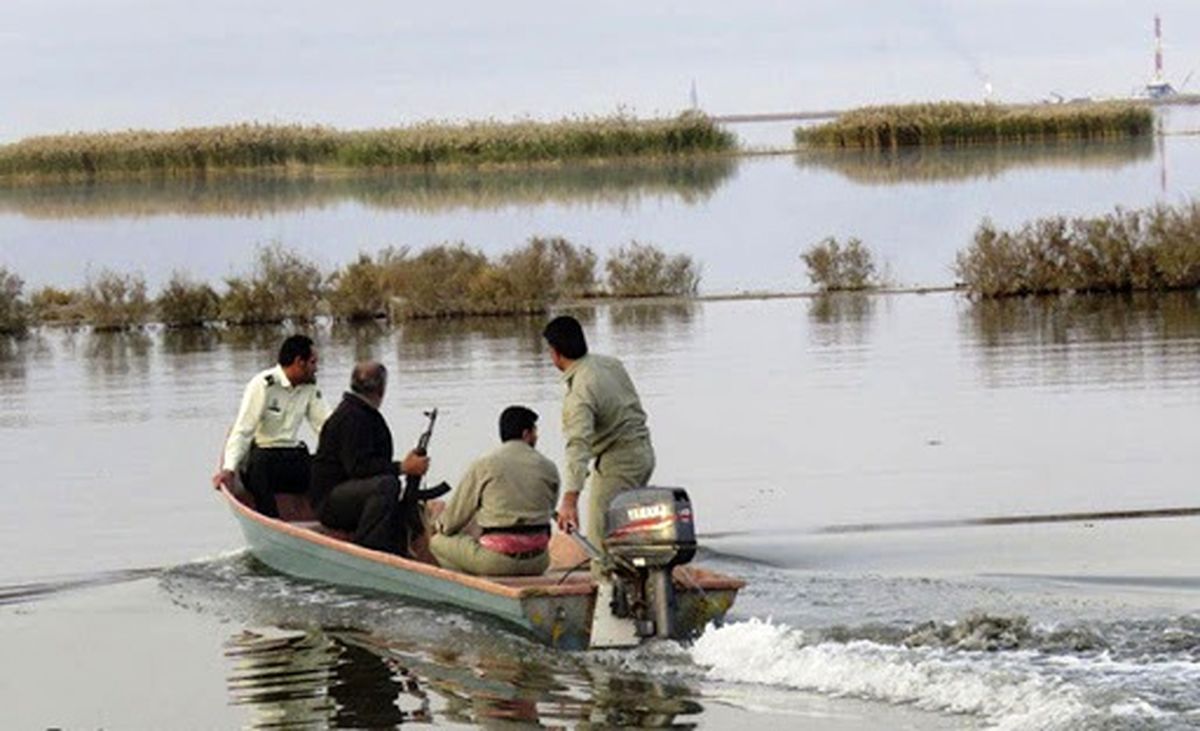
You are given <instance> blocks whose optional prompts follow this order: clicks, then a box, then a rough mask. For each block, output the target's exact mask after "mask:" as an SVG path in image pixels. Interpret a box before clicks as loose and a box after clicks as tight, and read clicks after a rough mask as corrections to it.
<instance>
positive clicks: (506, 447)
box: [429, 406, 558, 576]
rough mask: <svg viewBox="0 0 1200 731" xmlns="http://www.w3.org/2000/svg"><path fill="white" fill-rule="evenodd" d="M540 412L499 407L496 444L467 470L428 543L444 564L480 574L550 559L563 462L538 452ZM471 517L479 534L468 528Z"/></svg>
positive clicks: (526, 571)
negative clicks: (538, 413) (497, 443)
mask: <svg viewBox="0 0 1200 731" xmlns="http://www.w3.org/2000/svg"><path fill="white" fill-rule="evenodd" d="M537 418H538V417H537V414H535V413H534V412H533V411H530V410H529V409H527V408H525V407H524V406H510V407H508V408H507V409H505V410H504V413H502V414H500V441H501V442H503V443H502V444H501V445H500V447H499V448H497V449H496V450H495V451H493V452H491V453H489V454H487V455H485V456H483V457H481V458H479V459H478V460H476V461H475V462H474V463H473V464H472V465H471V467H470V468H469V469H468V470H467V474H466V476H464V477H463V479H462V482H460V483H459V485H458V488H457V489H456V490H455V491H454V494H453V495H451V496H450V500H449V501H448V503H447V504H446V508H445V510H443V511H442V513H441V515H440V516H439V517H438V520H437V525H436V532H435V533H434V535H433V537H432V538H430V541H429V550H430V552H431V553H433V555H434V557H435V558H436V559H437V560H438V564H440V565H441V566H442V567H443V568H447V569H451V570H453V571H461V572H463V573H467V574H476V575H480V576H516V575H532V574H540V573H543V572H545V570H546V569H547V568H548V567H549V566H550V554H549V551H548V550H547V549H548V548H549V544H550V521H551V520H552V518H553V515H554V505H555V503H556V502H558V468H557V467H555V466H554V463H553V462H551V461H550V460H548V459H546V458H545V457H543V456H542V455H541V454H538V452H537V450H536V449H534V447H536V446H537ZM472 521H474V522H475V524H476V525H477V526H478V527H479V529H480V533H481V535H480V537H479V538H478V539H476V538H475V537H474V536H472V535H470V534H469V533H466V532H465V531H464V529H465V528H466V527H467V524H468V523H471V522H472Z"/></svg>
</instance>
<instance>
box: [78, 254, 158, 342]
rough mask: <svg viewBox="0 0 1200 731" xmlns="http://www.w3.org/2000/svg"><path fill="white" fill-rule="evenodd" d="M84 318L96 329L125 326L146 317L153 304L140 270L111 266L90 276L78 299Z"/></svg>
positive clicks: (107, 329) (122, 327) (139, 323)
mask: <svg viewBox="0 0 1200 731" xmlns="http://www.w3.org/2000/svg"><path fill="white" fill-rule="evenodd" d="M80 308H81V309H82V311H83V316H84V319H85V320H86V321H87V322H88V323H90V324H91V326H92V328H93V329H94V330H96V331H113V330H127V329H129V328H133V327H140V326H142V325H144V324H145V323H146V320H147V319H149V316H150V313H151V310H152V307H151V304H150V300H149V299H148V298H147V297H146V280H145V279H144V278H143V277H142V275H141V274H120V273H119V272H114V271H112V270H110V269H105V270H103V271H101V272H100V273H99V274H98V275H96V276H95V277H90V278H89V279H88V281H87V284H86V285H84V288H83V294H82V297H81V299H80Z"/></svg>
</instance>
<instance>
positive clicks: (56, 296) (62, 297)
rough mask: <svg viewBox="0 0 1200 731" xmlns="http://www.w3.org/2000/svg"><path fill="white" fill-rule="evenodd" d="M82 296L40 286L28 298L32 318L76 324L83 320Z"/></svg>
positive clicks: (41, 320) (40, 320) (38, 320)
mask: <svg viewBox="0 0 1200 731" xmlns="http://www.w3.org/2000/svg"><path fill="white" fill-rule="evenodd" d="M82 299H83V296H82V295H81V294H80V293H79V292H73V291H70V290H65V289H57V288H55V287H42V288H41V289H39V290H37V291H36V292H34V293H33V295H31V296H30V298H29V306H30V309H31V310H33V319H34V320H35V321H37V322H47V323H62V324H78V323H80V322H83V310H82V307H81V301H82Z"/></svg>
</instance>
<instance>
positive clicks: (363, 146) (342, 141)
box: [0, 113, 735, 181]
mask: <svg viewBox="0 0 1200 731" xmlns="http://www.w3.org/2000/svg"><path fill="white" fill-rule="evenodd" d="M734 147H735V137H734V135H733V134H732V133H730V132H727V131H725V130H723V129H721V128H720V127H718V126H717V125H716V123H714V122H713V121H712V120H711V119H709V118H708V117H706V116H704V115H701V114H696V113H685V114H682V115H680V116H678V117H675V118H672V119H655V120H638V119H634V118H632V117H628V116H624V115H617V116H613V117H603V118H581V119H567V120H562V121H559V122H533V121H524V122H510V123H503V122H470V123H466V124H438V123H426V124H418V125H414V126H410V127H397V128H391V129H375V130H355V131H342V130H336V129H333V128H330V127H320V126H301V125H267V124H236V125H230V126H224V127H198V128H188V129H180V130H175V131H169V132H155V131H146V130H130V131H127V132H105V133H95V134H84V133H78V134H68V135H55V136H43V137H30V138H27V139H24V140H21V141H19V142H16V143H13V144H9V145H4V146H0V179H4V180H9V181H13V180H17V181H19V180H22V179H29V178H34V179H38V178H46V177H50V178H60V179H61V178H65V179H96V178H106V177H114V176H115V177H122V176H129V175H135V176H137V175H158V176H161V175H177V174H195V173H208V172H214V171H226V170H255V169H280V168H295V167H300V168H315V167H321V168H344V169H394V168H413V167H420V168H429V167H436V166H446V165H451V166H453V165H464V166H478V165H507V164H515V163H530V162H552V161H553V162H557V161H565V160H598V159H609V158H626V157H645V156H656V157H674V156H679V155H687V154H692V153H699V152H725V151H729V150H732V149H734Z"/></svg>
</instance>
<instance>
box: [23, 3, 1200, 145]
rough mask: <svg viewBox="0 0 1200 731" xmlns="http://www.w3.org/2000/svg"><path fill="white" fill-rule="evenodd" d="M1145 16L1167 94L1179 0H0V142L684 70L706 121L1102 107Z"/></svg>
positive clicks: (521, 111) (516, 92)
mask: <svg viewBox="0 0 1200 731" xmlns="http://www.w3.org/2000/svg"><path fill="white" fill-rule="evenodd" d="M1155 12H1160V13H1161V14H1162V16H1163V19H1164V22H1165V25H1166V35H1167V71H1168V76H1169V77H1171V78H1172V79H1173V80H1174V81H1175V82H1176V83H1177V84H1178V83H1179V82H1181V81H1182V79H1183V77H1185V76H1186V75H1187V74H1188V72H1189V71H1191V70H1192V69H1194V68H1196V67H1198V66H1200V35H1197V34H1196V33H1195V30H1196V29H1197V28H1200V3H1196V2H1195V0H1163V1H1162V2H1158V3H1154V4H1150V3H1141V2H1119V1H1117V0H1006V1H1001V0H969V1H966V0H964V1H961V2H950V1H948V0H945V1H939V0H907V1H904V2H881V1H880V0H828V1H825V0H820V1H816V2H805V1H803V0H798V1H793V2H769V1H766V0H742V1H741V2H736V3H734V2H728V0H722V1H720V2H716V1H713V0H688V1H687V2H645V1H643V2H636V3H634V2H605V3H587V4H584V3H572V2H565V3H564V2H553V3H552V2H522V1H519V0H514V1H511V2H506V3H496V2H480V3H458V2H439V3H426V4H421V5H416V4H413V3H399V2H395V1H394V0H392V1H389V2H383V1H382V0H370V1H361V2H355V1H353V0H348V1H347V2H342V3H330V2H328V0H322V1H321V2H316V1H314V0H289V1H288V2H267V1H252V2H245V1H244V0H239V1H237V2H235V1H234V0H206V1H205V2H170V1H165V0H106V1H104V2H97V1H96V0H6V2H5V3H4V13H3V17H2V19H0V99H3V105H4V111H3V114H0V140H12V139H15V138H18V137H22V136H26V135H30V134H36V133H43V132H58V131H65V130H93V129H111V128H126V127H176V126H180V125H194V124H209V123H224V122H231V121H241V120H260V121H302V122H322V123H329V124H334V125H338V126H376V125H388V124H396V123H401V122H408V121H414V120H420V119H428V118H468V117H488V116H493V117H499V118H511V117H514V116H524V115H529V116H535V117H560V116H564V115H570V114H596V113H606V112H612V111H614V110H616V109H617V108H618V107H624V108H627V109H630V110H632V111H635V112H637V113H640V114H649V113H654V112H673V111H675V110H678V109H679V108H681V107H683V106H685V105H686V104H687V101H688V90H689V87H690V85H691V83H692V80H693V79H694V80H695V82H696V85H697V88H698V91H699V96H700V100H701V104H702V106H704V107H705V108H706V109H708V110H710V111H713V112H753V111H779V110H790V109H813V108H831V107H832V108H841V107H845V106H850V105H857V104H864V103H871V102H879V101H895V100H910V99H928V98H963V99H978V98H981V96H982V93H983V84H984V79H985V77H986V78H987V79H990V81H991V82H992V84H993V86H994V88H995V93H996V95H997V96H998V97H999V98H1001V99H1011V100H1030V99H1039V98H1044V97H1046V96H1048V95H1049V94H1050V93H1051V92H1059V93H1061V94H1064V95H1066V96H1079V95H1085V94H1103V95H1119V94H1127V93H1129V92H1130V91H1131V90H1133V89H1134V88H1136V87H1138V86H1139V85H1141V84H1143V83H1144V82H1145V81H1146V79H1147V78H1148V77H1149V74H1150V71H1151V60H1152V55H1151V53H1152V38H1151V27H1152V22H1153V15H1154V13H1155ZM1192 39H1195V40H1192ZM1193 86H1195V87H1200V80H1198V81H1197V82H1196V83H1195V84H1194V85H1193ZM1189 88H1190V87H1189Z"/></svg>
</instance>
